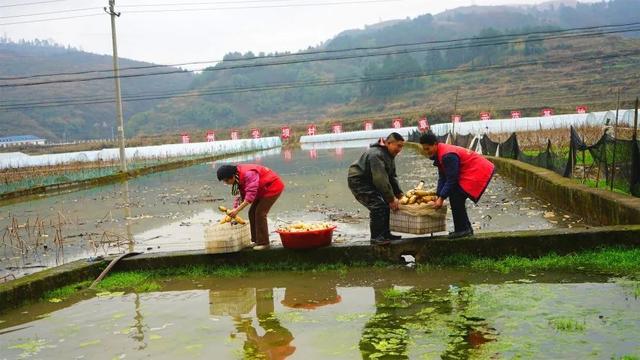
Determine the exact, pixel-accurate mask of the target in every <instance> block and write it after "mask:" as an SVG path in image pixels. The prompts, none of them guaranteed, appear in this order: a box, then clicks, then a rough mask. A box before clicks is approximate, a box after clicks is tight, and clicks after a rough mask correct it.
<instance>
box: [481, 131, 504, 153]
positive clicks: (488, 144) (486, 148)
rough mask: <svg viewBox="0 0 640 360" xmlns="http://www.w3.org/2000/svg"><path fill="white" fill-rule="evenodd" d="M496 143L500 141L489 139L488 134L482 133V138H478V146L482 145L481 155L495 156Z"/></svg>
mask: <svg viewBox="0 0 640 360" xmlns="http://www.w3.org/2000/svg"><path fill="white" fill-rule="evenodd" d="M498 145H500V143H497V142H495V141H493V140H491V139H489V136H487V135H484V136H483V137H482V139H480V146H482V154H483V155H489V156H496V151H497V150H498Z"/></svg>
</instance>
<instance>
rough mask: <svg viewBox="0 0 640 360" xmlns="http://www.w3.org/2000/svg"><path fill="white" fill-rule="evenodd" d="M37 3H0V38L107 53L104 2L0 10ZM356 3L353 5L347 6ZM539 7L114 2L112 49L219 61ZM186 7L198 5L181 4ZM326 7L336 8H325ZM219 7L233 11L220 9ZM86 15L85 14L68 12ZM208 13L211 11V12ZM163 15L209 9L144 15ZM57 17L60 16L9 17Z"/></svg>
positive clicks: (399, 0)
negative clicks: (401, 24) (392, 23)
mask: <svg viewBox="0 0 640 360" xmlns="http://www.w3.org/2000/svg"><path fill="white" fill-rule="evenodd" d="M42 1H46V0H0V34H3V35H5V36H8V37H9V38H11V39H13V40H18V39H34V38H39V39H52V40H54V41H56V42H58V43H61V44H65V45H71V46H74V47H77V48H81V49H83V50H85V51H89V52H95V53H99V54H111V31H110V22H109V16H108V15H107V14H105V13H104V12H103V10H102V7H103V6H106V5H107V4H108V0H100V1H97V0H48V2H46V3H40V4H35V5H28V6H7V5H15V4H26V3H33V2H42ZM356 2H359V3H358V4H354V3H356ZM541 2H542V1H527V0H507V1H501V0H487V1H482V0H476V1H469V0H467V1H462V0H449V1H425V0H422V1H419V0H396V1H393V0H235V1H234V0H156V1H149V0H116V10H117V11H121V12H122V16H121V17H120V18H118V19H117V23H116V24H117V34H118V50H119V56H120V57H125V58H130V59H135V60H142V61H148V62H154V63H161V64H178V63H185V62H193V61H205V60H206V61H209V60H217V59H221V58H222V56H223V55H224V54H225V53H228V52H231V51H240V52H246V51H249V50H251V51H253V52H255V53H258V52H260V51H264V52H273V51H286V50H288V51H297V50H301V49H305V48H307V47H308V46H314V45H318V44H319V43H321V42H322V41H325V40H327V39H329V38H331V37H333V36H335V35H336V34H338V33H339V32H341V31H343V30H347V29H355V28H363V26H364V25H366V24H374V23H377V22H380V21H384V20H392V19H403V18H406V17H411V18H414V17H416V16H418V15H422V14H426V13H431V14H437V13H439V12H442V11H444V10H446V9H452V8H455V7H459V6H468V5H472V4H475V5H503V4H516V3H517V4H535V3H541ZM154 3H155V4H154ZM194 3H199V4H200V5H189V4H194ZM327 3H332V4H338V5H327ZM158 4H171V5H166V6H160V5H158ZM318 4H323V5H318ZM139 5H147V6H144V7H140V6H139ZM292 5H293V6H292ZM299 5H305V6H299ZM127 6H129V7H127ZM131 6H134V7H131ZM267 6H270V7H267ZM275 6H277V7H275ZM225 7H234V8H236V9H227V10H220V8H225ZM86 8H89V9H88V10H82V11H74V10H78V9H86ZM212 8H214V10H211V9H212ZM238 8H241V9H238ZM167 9H170V10H178V9H179V10H183V9H209V10H199V11H187V12H175V11H174V12H151V11H157V10H167ZM215 9H217V10H215ZM58 11H60V13H53V14H48V15H39V16H28V17H15V16H17V15H25V14H29V15H31V14H36V13H46V12H58ZM132 11H142V13H132ZM100 13H102V15H97V16H91V17H83V18H73V19H64V20H57V21H47V22H33V23H22V24H12V25H11V24H8V23H15V22H24V21H33V20H37V19H44V18H59V17H68V16H78V15H91V14H100ZM197 67H203V66H202V65H198V66H197ZM190 68H195V67H193V66H192V67H190Z"/></svg>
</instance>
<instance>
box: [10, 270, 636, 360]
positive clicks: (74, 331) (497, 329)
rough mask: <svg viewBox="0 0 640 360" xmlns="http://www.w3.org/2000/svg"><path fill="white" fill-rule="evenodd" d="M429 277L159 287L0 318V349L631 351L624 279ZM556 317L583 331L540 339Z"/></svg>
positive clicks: (179, 354)
mask: <svg viewBox="0 0 640 360" xmlns="http://www.w3.org/2000/svg"><path fill="white" fill-rule="evenodd" d="M428 275H429V276H425V274H424V273H423V274H419V273H415V272H407V271H395V270H389V269H385V270H379V271H376V270H371V269H369V270H366V271H365V270H362V271H358V270H354V271H349V273H348V274H347V275H346V276H344V277H338V276H334V275H331V276H330V275H326V274H317V273H315V274H310V273H304V274H300V275H296V274H291V273H286V274H278V273H270V274H269V275H268V276H265V275H264V274H261V275H257V274H256V275H253V274H251V275H247V276H245V277H241V278H232V279H231V278H203V279H198V280H196V281H195V282H196V285H197V287H198V288H203V289H207V290H200V289H194V286H195V285H194V281H191V280H188V281H185V280H184V279H174V280H168V281H167V282H163V286H164V287H165V288H164V290H167V291H163V292H154V293H143V294H136V293H130V294H120V295H117V294H113V295H107V296H104V295H103V296H98V297H94V298H91V299H86V300H80V299H78V300H72V301H69V302H67V301H66V300H65V302H62V303H39V304H34V305H31V306H30V307H28V308H25V309H17V310H15V311H11V312H8V313H4V314H3V315H2V316H0V349H1V350H0V351H1V353H2V355H3V356H4V357H6V358H11V359H14V358H20V357H21V356H22V357H27V356H34V355H36V353H34V352H33V351H36V350H37V351H41V352H40V354H38V356H39V357H41V358H64V359H67V358H87V359H94V358H105V359H108V358H114V357H120V358H122V357H125V356H126V358H153V359H156V358H162V359H169V358H173V359H181V358H189V359H192V358H193V359H208V358H212V357H215V358H220V359H231V358H238V357H241V358H250V359H253V358H267V359H290V358H302V359H354V358H363V359H377V358H382V359H421V358H443V359H474V358H514V357H518V356H522V357H525V358H566V354H567V353H568V351H571V353H572V354H574V353H575V354H576V355H575V356H573V358H611V357H615V358H617V357H619V356H614V355H615V354H619V353H628V354H634V353H635V352H634V351H637V350H635V349H636V348H637V338H638V334H639V331H640V301H639V300H638V299H637V298H636V297H634V296H633V294H634V293H636V292H637V288H638V283H637V281H636V282H630V281H628V280H625V281H624V282H620V283H618V282H612V283H599V282H597V281H605V280H606V278H600V277H595V278H594V277H586V276H584V275H579V276H576V277H574V278H570V277H567V276H564V275H562V276H561V275H558V276H552V277H548V276H549V274H545V275H544V277H545V281H555V282H559V281H564V280H566V281H569V280H571V279H574V280H571V281H587V282H585V283H562V284H560V283H527V282H524V283H515V282H514V281H523V280H522V279H521V280H516V279H518V277H517V276H518V275H512V276H511V277H507V278H500V279H501V280H499V281H498V283H495V284H477V282H478V281H495V279H493V278H491V275H489V278H490V279H489V280H488V278H487V275H486V274H473V273H469V274H466V273H465V274H460V273H456V272H438V271H433V272H429V274H428ZM496 276H501V275H496ZM541 277H542V275H541V276H539V277H537V278H536V280H538V281H539V280H541ZM460 279H465V280H460ZM507 279H509V281H507V282H504V281H505V280H507ZM524 280H526V279H524ZM466 281H468V283H469V284H470V285H460V286H459V287H457V286H455V285H449V284H452V283H458V284H462V283H466ZM340 284H341V285H340ZM169 290H170V291H169ZM25 312H27V314H25ZM43 314H46V315H45V316H42V315H43ZM557 319H564V321H565V323H568V322H569V321H577V322H578V323H577V324H578V325H581V326H582V327H583V328H584V329H585V330H583V331H569V332H568V331H566V330H564V332H563V333H562V334H561V335H563V336H549V334H550V333H554V334H558V333H559V332H561V331H563V330H558V329H557V328H554V326H555V325H553V324H554V322H553V321H554V320H557ZM596 350H597V352H595V351H596ZM212 354H213V356H212ZM563 355H564V356H563ZM38 356H34V357H38Z"/></svg>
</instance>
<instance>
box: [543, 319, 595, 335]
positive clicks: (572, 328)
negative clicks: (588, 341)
mask: <svg viewBox="0 0 640 360" xmlns="http://www.w3.org/2000/svg"><path fill="white" fill-rule="evenodd" d="M549 324H550V325H551V326H553V328H554V329H556V330H558V331H565V332H581V331H584V330H585V329H586V326H585V324H584V323H579V322H577V321H576V320H573V319H569V318H558V319H553V320H550V321H549Z"/></svg>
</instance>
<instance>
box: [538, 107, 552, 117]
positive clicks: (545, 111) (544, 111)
mask: <svg viewBox="0 0 640 360" xmlns="http://www.w3.org/2000/svg"><path fill="white" fill-rule="evenodd" d="M540 114H541V115H542V116H544V117H547V116H552V115H553V109H551V108H544V109H542V111H540Z"/></svg>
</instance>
